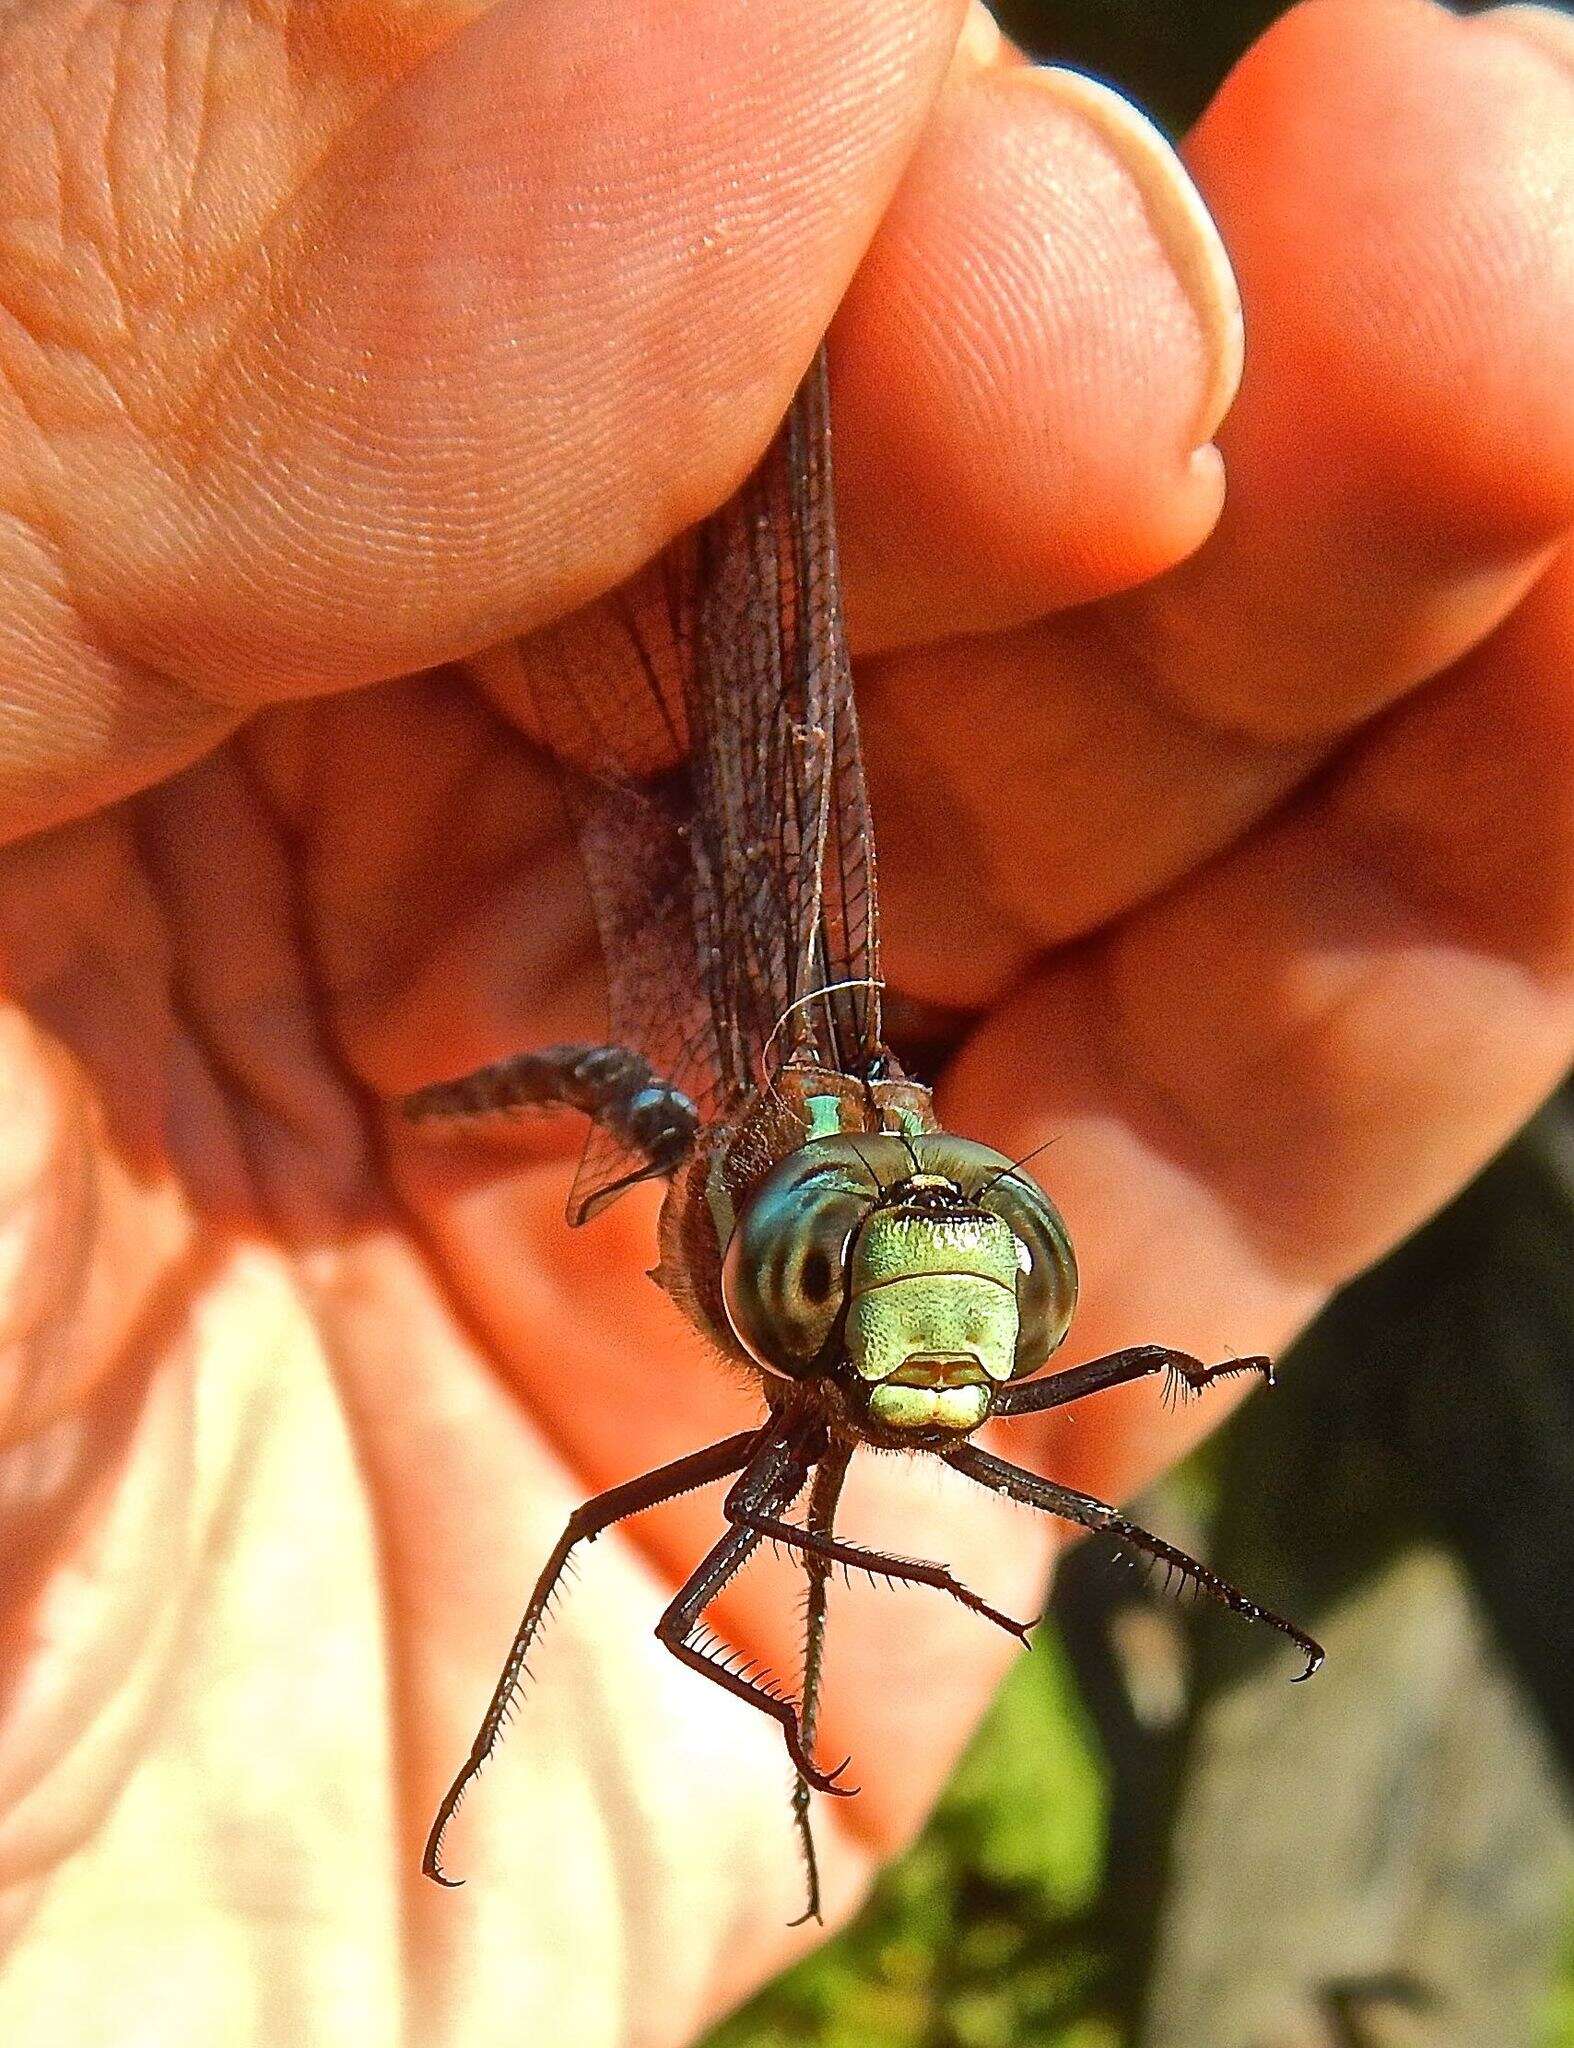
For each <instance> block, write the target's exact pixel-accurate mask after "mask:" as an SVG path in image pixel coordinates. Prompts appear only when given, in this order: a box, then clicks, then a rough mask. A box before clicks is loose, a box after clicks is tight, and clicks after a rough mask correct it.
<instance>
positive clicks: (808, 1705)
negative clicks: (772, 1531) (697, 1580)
mask: <svg viewBox="0 0 1574 2048" xmlns="http://www.w3.org/2000/svg"><path fill="white" fill-rule="evenodd" d="M851 1458H852V1449H851V1447H850V1446H849V1445H847V1444H837V1443H833V1444H832V1445H831V1446H830V1448H829V1449H828V1450H827V1451H826V1453H825V1456H824V1457H823V1458H822V1459H821V1460H820V1464H819V1469H818V1470H817V1471H816V1473H815V1475H814V1485H813V1486H812V1487H811V1488H810V1490H809V1512H808V1525H809V1528H810V1530H811V1531H812V1532H813V1533H814V1534H815V1535H817V1536H829V1535H830V1533H831V1525H832V1523H833V1521H834V1520H835V1518H836V1503H837V1501H838V1500H839V1499H840V1498H841V1492H842V1481H843V1480H844V1479H845V1478H846V1476H847V1466H848V1463H849V1461H850V1459H851ZM803 1566H804V1574H805V1576H806V1577H807V1579H808V1582H809V1597H808V1601H807V1603H806V1604H805V1607H804V1629H803V1699H802V1701H801V1703H800V1705H799V1708H798V1726H799V1728H800V1729H801V1730H802V1733H803V1746H804V1748H805V1749H807V1750H812V1749H813V1748H814V1737H815V1731H816V1728H817V1725H818V1722H819V1718H820V1676H821V1672H822V1670H823V1668H824V1657H825V1609H826V1591H827V1588H828V1585H829V1582H830V1576H831V1560H830V1559H829V1558H828V1557H823V1556H817V1555H815V1554H814V1553H813V1552H812V1551H810V1552H806V1553H805V1554H804V1560H803ZM809 1791H810V1787H809V1781H808V1779H807V1778H806V1777H804V1775H803V1773H802V1772H801V1771H800V1772H799V1773H798V1775H797V1776H796V1777H795V1778H794V1779H793V1786H792V1819H793V1826H794V1827H795V1828H796V1829H797V1830H798V1840H799V1842H800V1843H801V1844H802V1846H803V1861H804V1868H805V1871H806V1872H807V1875H808V1880H809V1898H808V1903H807V1905H806V1906H805V1907H804V1910H803V1911H802V1912H801V1913H800V1914H799V1915H798V1918H797V1919H796V1920H793V1921H790V1922H789V1923H788V1924H789V1926H792V1927H801V1926H802V1925H803V1923H804V1922H805V1920H818V1919H819V1918H820V1864H819V1859H818V1857H817V1856H816V1855H815V1852H814V1830H813V1828H812V1827H811V1826H810V1824H809Z"/></svg>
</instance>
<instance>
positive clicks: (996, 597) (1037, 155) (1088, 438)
mask: <svg viewBox="0 0 1574 2048" xmlns="http://www.w3.org/2000/svg"><path fill="white" fill-rule="evenodd" d="M833 349H834V355H835V368H836V389H837V395H838V400H839V409H838V420H837V426H838V437H839V448H840V460H839V478H840V491H841V501H842V505H843V512H844V520H843V524H844V530H845V534H846V545H845V560H846V563H847V582H848V590H849V614H850V619H851V621H852V628H853V633H854V638H855V640H856V642H857V644H858V645H859V646H860V647H862V648H864V649H866V650H867V649H868V648H870V647H874V646H890V645H895V644H901V643H904V642H912V641H914V640H917V639H921V638H928V637H935V636H941V635H948V634H955V633H958V632H978V631H983V630H986V629H992V628H999V627H1002V626H1007V625H1011V624H1016V623H1020V622H1022V621H1024V620H1027V619H1030V618H1036V617H1039V616H1041V615H1043V614H1044V613H1045V612H1047V611H1051V610H1055V609H1057V608H1060V607H1062V606H1066V605H1071V604H1077V603H1082V602H1085V601H1087V600H1088V599H1090V598H1092V597H1095V596H1099V595H1103V594H1105V593H1107V592H1109V591H1111V590H1115V589H1120V588H1124V587H1126V586H1128V585H1130V584H1132V583H1134V582H1139V581H1141V580H1143V579H1144V578H1146V577H1148V576H1151V575H1154V574H1155V573H1157V572H1158V571H1159V570H1160V569H1163V568H1166V567H1169V566H1170V565H1171V564H1173V563H1174V562H1176V561H1178V560H1180V559H1182V558H1183V557H1184V556H1185V555H1186V554H1188V553H1190V552H1191V550H1192V549H1194V548H1195V547H1196V546H1197V545H1198V544H1199V543H1200V541H1201V540H1202V539H1203V538H1204V537H1205V536H1206V534H1207V533H1208V531H1209V530H1210V529H1211V527H1212V524H1213V522H1214V520H1215V518H1216V517H1217V514H1218V510H1219V504H1220V500H1221V474H1220V464H1219V458H1218V455H1217V452H1216V451H1214V450H1212V449H1211V448H1210V447H1209V445H1208V444H1209V441H1210V439H1211V436H1212V434H1213V432H1214V429H1215V428H1216V426H1217V424H1218V421H1219V419H1220V418H1221V417H1222V416H1223V413H1224V412H1225V410H1226V409H1227V408H1228V405H1229V403H1230V400H1231V398H1232V396H1233V393H1234V390H1235V386H1236V382H1237V380H1238V376H1239V368H1240V360H1241V321H1240V306H1239V299H1238V296H1237V294H1236V291H1235V285H1234V279H1233V275H1232V272H1231V270H1230V265H1229V262H1228V259H1227V258H1226V256H1225V253H1224V249H1223V245H1222V243H1221V242H1220V240H1219V237H1218V234H1217V232H1216V231H1215V229H1214V228H1213V225H1212V223H1211V221H1210V220H1209V218H1208V215H1207V212H1206V209H1205V208H1204V206H1203V204H1202V202H1201V200H1200V198H1199V197H1198V195H1197V192H1196V189H1195V187H1194V186H1193V185H1192V183H1191V181H1190V178H1189V176H1188V175H1187V173H1186V172H1185V171H1184V170H1183V168H1182V167H1181V165H1180V163H1179V160H1178V159H1177V158H1176V156H1175V154H1174V152H1173V151H1172V150H1171V149H1170V147H1169V145H1168V144H1167V142H1165V140H1164V138H1163V137H1162V136H1161V135H1160V134H1159V132H1158V131H1157V129H1155V128H1154V127H1153V126H1152V124H1151V123H1150V122H1149V121H1148V120H1147V119H1146V118H1145V117H1144V116H1143V115H1142V114H1141V113H1140V112H1139V111H1138V110H1137V109H1136V108H1135V107H1133V106H1131V105H1130V103H1129V102H1127V101H1125V100H1124V99H1122V98H1121V97H1120V96H1119V95H1118V94H1116V93H1114V92H1112V91H1111V90H1110V89H1109V88H1108V87H1105V86H1102V85H1100V84H1098V83H1097V82H1096V81H1095V80H1092V79H1088V78H1083V77H1081V76H1080V75H1078V74H1076V73H1073V72H1069V71H1066V70H1055V69H1051V70H1046V69H1042V68H1034V67H1030V66H1023V65H1014V64H1007V63H1004V62H1002V63H1000V64H997V65H994V66H990V67H985V68H974V67H965V68H958V69H954V70H953V72H952V74H951V77H950V78H949V80H948V82H947V86H946V89H945V91H944V92H943V94H942V96H941V100H940V103H939V105H938V107H937V110H936V113H935V115H934V117H933V118H932V121H931V124H930V128H929V130H928V132H927V134H926V139H925V141H924V144H923V145H922V147H921V148H920V150H919V152H918V154H917V156H916V157H915V159H914V160H913V162H912V163H911V164H910V165H909V168H908V172H907V175H906V177H905V179H904V181H903V184H902V186H901V188H900V189H899V192H898V194H897V198H896V200H895V202H894V203H893V206H892V208H891V210H890V212H889V213H888V214H887V216H886V218H885V220H884V221H883V222H882V225H881V229H880V232H879V234H878V235H877V236H876V238H875V241H874V243H873V244H872V246H871V249H870V251H869V254H868V256H867V257H866V259H865V262H864V264H863V266H862V268H861V270H860V272H859V275H858V277H857V279H856V280H855V282H854V285H853V287H852V289H851V291H850V292H849V294H848V297H847V300H846V301H845V302H844V304H843V307H842V309H841V311H840V313H839V315H838V318H837V323H836V326H835V329H834V332H833Z"/></svg>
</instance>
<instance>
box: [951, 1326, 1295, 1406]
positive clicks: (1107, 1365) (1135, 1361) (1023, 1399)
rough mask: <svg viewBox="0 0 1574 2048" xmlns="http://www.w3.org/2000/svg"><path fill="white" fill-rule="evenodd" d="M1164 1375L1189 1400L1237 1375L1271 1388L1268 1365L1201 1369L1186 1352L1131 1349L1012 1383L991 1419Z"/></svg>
mask: <svg viewBox="0 0 1574 2048" xmlns="http://www.w3.org/2000/svg"><path fill="white" fill-rule="evenodd" d="M1156 1372H1162V1373H1168V1374H1169V1375H1170V1376H1171V1380H1172V1383H1174V1382H1178V1383H1179V1384H1180V1385H1182V1386H1184V1387H1186V1388H1187V1389H1188V1390H1189V1391H1190V1392H1191V1393H1193V1394H1200V1393H1201V1392H1202V1390H1203V1388H1204V1387H1210V1386H1212V1384H1213V1382H1214V1381H1215V1380H1227V1379H1231V1378H1233V1377H1234V1376H1235V1374H1237V1373H1243V1372H1253V1373H1260V1374H1261V1375H1262V1377H1263V1378H1264V1379H1265V1380H1266V1381H1267V1382H1268V1384H1269V1386H1272V1385H1273V1365H1272V1362H1271V1361H1270V1360H1269V1359H1266V1358H1262V1357H1258V1356H1253V1357H1251V1358H1228V1359H1226V1360H1225V1361H1224V1363H1223V1364H1222V1365H1204V1364H1203V1362H1202V1360H1201V1359H1200V1358H1193V1357H1192V1355H1191V1353H1190V1352H1189V1351H1171V1350H1170V1349H1169V1348H1168V1347H1167V1346H1166V1345H1163V1344H1134V1345H1132V1347H1131V1348H1130V1350H1128V1351H1111V1352H1110V1353H1109V1355H1108V1356H1107V1357H1105V1358H1090V1359H1089V1360H1088V1361H1087V1363H1086V1364H1085V1365H1073V1366H1068V1367H1067V1368H1066V1370H1065V1371H1064V1372H1054V1373H1051V1374H1050V1375H1049V1377H1048V1378H1047V1379H1041V1380H1016V1381H1013V1382H1012V1384H1011V1385H1009V1386H1005V1387H1002V1388H1001V1389H1000V1391H999V1393H998V1394H996V1396H995V1402H994V1407H993V1409H992V1410H991V1413H992V1414H994V1415H997V1416H1008V1415H1033V1414H1037V1413H1040V1412H1042V1410H1044V1409H1046V1408H1063V1407H1064V1406H1065V1405H1066V1403H1067V1402H1068V1401H1081V1400H1084V1399H1086V1397H1087V1396H1088V1395H1089V1394H1102V1393H1103V1392H1104V1390H1105V1388H1106V1387H1123V1386H1125V1385H1126V1384H1127V1383H1128V1382H1129V1381H1131V1380H1142V1379H1146V1378H1148V1376H1149V1375H1150V1374H1151V1373H1156Z"/></svg>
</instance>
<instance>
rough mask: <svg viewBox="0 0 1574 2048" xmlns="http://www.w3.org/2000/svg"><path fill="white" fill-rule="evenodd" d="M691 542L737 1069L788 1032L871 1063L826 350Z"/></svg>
mask: <svg viewBox="0 0 1574 2048" xmlns="http://www.w3.org/2000/svg"><path fill="white" fill-rule="evenodd" d="M684 551H685V552H686V553H687V555H688V557H689V563H690V567H689V569H688V573H686V574H683V575H681V577H680V583H679V586H678V590H679V603H678V605H677V606H676V607H675V609H676V612H677V616H678V620H679V636H680V640H681V642H682V644H683V646H684V649H685V654H686V657H687V658H686V660H685V670H686V681H687V689H686V702H687V708H688V717H689V726H690V730H691V732H692V734H693V742H694V745H693V757H692V775H693V782H694V799H695V807H694V868H695V890H696V909H697V928H698V930H699V933H700V939H701V946H702V951H703V952H704V953H705V955H706V956H707V963H708V970H709V973H708V980H709V986H710V990H711V1002H712V1010H713V1014H714V1016H715V1018H716V1022H717V1041H718V1043H717V1050H718V1053H719V1055H720V1057H721V1059H722V1062H723V1070H724V1072H725V1075H726V1078H727V1085H728V1087H729V1089H730V1090H732V1091H733V1092H734V1093H736V1094H741V1093H742V1092H744V1091H745V1090H747V1089H748V1088H750V1087H753V1086H756V1085H758V1083H759V1081H760V1079H761V1078H762V1061H763V1059H764V1057H765V1053H766V1048H767V1045H768V1044H771V1043H772V1041H773V1040H774V1047H773V1057H776V1058H785V1057H787V1056H798V1057H803V1058H806V1059H812V1060H814V1061H816V1062H817V1063H818V1064H821V1065H824V1066H828V1067H833V1068H836V1069H838V1070H839V1071H842V1072H844V1073H852V1074H858V1073H863V1072H866V1071H868V1070H869V1069H870V1068H871V1067H872V1066H873V1065H874V1063H875V1062H876V1061H877V1059H878V1058H879V1056H880V1050H881V1048H880V1003H879V989H878V987H877V986H876V979H877V976H878V973H879V963H878V942H877V932H876V920H875V889H874V848H873V840H872V836H871V831H870V822H869V807H868V799H867V796H866V794H865V790H864V778H863V763H862V759H861V756H860V753H859V746H858V722H857V714H856V711H855V709H854V705H853V692H852V676H851V671H850V669H849V666H848V661H847V648H846V643H845V641H844V638H843V632H842V607H841V587H840V582H839V579H838V574H837V562H836V524H835V512H834V506H833V500H832V491H831V443H830V412H829V404H828V394H827V388H826V374H825V355H824V351H823V349H822V350H821V351H820V353H819V354H818V355H817V356H816V357H815V360H814V364H813V367H812V368H811V369H810V371H809V374H808V376H807V377H806V378H805V379H804V381H803V383H802V385H801V386H800V387H799V390H798V395H797V397H796V398H795V399H794V401H793V406H792V410H791V412H790V413H789V414H788V416H787V419H786V421H785V422H784V424H783V426H782V428H781V430H780V432H779V433H778V435H777V437H776V439H775V441H774V442H773V443H772V444H771V447H770V449H769V451H768V452H767V454H766V457H765V460H764V461H763V462H762V463H761V465H760V467H759V468H758V470H756V472H755V473H754V475H753V476H752V477H751V478H750V479H749V481H748V483H746V484H745V485H744V487H743V489H742V490H741V491H740V492H739V493H738V495H737V496H736V497H735V498H733V499H732V500H731V501H730V502H729V503H728V504H727V505H725V506H724V507H723V508H722V510H721V511H720V512H718V513H717V514H716V515H715V516H714V517H713V518H711V519H709V520H707V521H706V522H705V524H704V525H703V526H701V527H700V528H698V529H697V531H696V532H695V533H694V534H693V535H692V536H690V537H689V539H688V541H687V542H686V543H685V544H684ZM680 563H681V557H680ZM822 991H827V992H829V993H826V994H825V996H824V999H823V1000H816V998H819V997H820V995H821V992H822Z"/></svg>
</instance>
